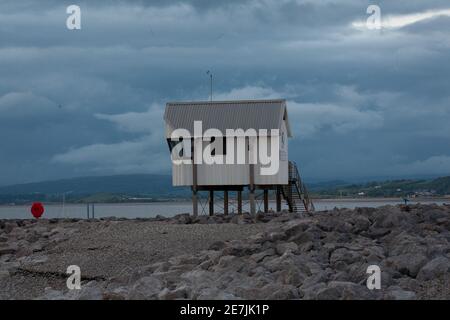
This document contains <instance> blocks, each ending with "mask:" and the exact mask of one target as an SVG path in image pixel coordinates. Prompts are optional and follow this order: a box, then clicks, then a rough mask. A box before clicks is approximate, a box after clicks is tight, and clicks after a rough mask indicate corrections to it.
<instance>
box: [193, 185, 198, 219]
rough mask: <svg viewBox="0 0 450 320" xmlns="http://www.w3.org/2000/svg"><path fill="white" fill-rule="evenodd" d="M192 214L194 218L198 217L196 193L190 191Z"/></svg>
mask: <svg viewBox="0 0 450 320" xmlns="http://www.w3.org/2000/svg"><path fill="white" fill-rule="evenodd" d="M192 214H193V215H194V217H196V216H198V197H197V191H196V190H194V189H192Z"/></svg>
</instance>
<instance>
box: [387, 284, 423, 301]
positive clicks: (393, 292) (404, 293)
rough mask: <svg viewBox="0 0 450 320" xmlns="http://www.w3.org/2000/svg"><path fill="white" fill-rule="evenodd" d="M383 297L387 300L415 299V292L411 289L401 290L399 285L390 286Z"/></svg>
mask: <svg viewBox="0 0 450 320" xmlns="http://www.w3.org/2000/svg"><path fill="white" fill-rule="evenodd" d="M384 298H385V299H389V300H415V299H416V294H415V293H414V292H413V291H408V290H403V289H401V288H399V287H391V288H389V290H388V292H387V293H386V294H385V296H384Z"/></svg>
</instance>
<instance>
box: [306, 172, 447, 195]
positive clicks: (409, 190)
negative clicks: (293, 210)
mask: <svg viewBox="0 0 450 320" xmlns="http://www.w3.org/2000/svg"><path fill="white" fill-rule="evenodd" d="M310 189H311V191H312V192H313V193H314V194H315V195H317V196H323V197H330V196H344V197H345V196H346V197H355V196H361V195H363V196H366V197H404V196H444V195H450V176H448V177H441V178H436V179H429V180H422V179H417V180H416V179H404V180H389V181H374V182H368V183H362V184H339V183H337V184H336V185H328V186H327V185H324V186H319V187H317V186H316V187H314V186H313V187H312V188H310Z"/></svg>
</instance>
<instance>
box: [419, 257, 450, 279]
mask: <svg viewBox="0 0 450 320" xmlns="http://www.w3.org/2000/svg"><path fill="white" fill-rule="evenodd" d="M449 272H450V260H449V259H448V258H446V257H438V258H435V259H433V260H431V261H430V262H428V263H427V264H426V265H424V266H423V267H422V269H420V271H419V273H418V274H417V280H422V281H426V280H431V279H435V278H438V277H440V276H442V275H446V274H447V275H448V274H449Z"/></svg>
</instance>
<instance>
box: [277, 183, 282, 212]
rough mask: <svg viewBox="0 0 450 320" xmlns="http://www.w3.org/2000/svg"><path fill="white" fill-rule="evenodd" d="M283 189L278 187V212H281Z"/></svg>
mask: <svg viewBox="0 0 450 320" xmlns="http://www.w3.org/2000/svg"><path fill="white" fill-rule="evenodd" d="M280 188H281V187H277V212H281V189H280Z"/></svg>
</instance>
